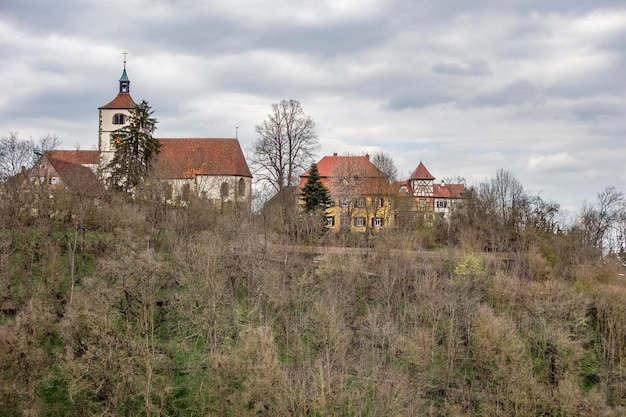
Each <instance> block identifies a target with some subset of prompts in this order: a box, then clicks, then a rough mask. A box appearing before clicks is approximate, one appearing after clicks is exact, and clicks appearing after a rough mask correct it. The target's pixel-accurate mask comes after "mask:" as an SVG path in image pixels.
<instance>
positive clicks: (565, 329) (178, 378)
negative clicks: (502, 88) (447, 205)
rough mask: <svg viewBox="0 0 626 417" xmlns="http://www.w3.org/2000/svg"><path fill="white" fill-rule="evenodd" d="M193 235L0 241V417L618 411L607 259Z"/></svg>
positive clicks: (389, 240)
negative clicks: (347, 246) (300, 243)
mask: <svg viewBox="0 0 626 417" xmlns="http://www.w3.org/2000/svg"><path fill="white" fill-rule="evenodd" d="M120 216H121V215H120ZM189 221H191V220H189V219H187V220H186V221H185V222H182V223H180V224H177V225H176V227H172V228H168V229H160V230H158V231H156V230H155V229H151V228H150V227H149V225H146V224H144V223H142V222H139V221H136V222H131V221H128V222H127V223H125V224H121V225H120V226H119V227H117V228H108V229H107V231H106V232H105V231H91V232H86V233H84V234H83V233H79V234H76V231H75V230H74V229H71V228H67V225H65V226H64V225H55V226H54V227H45V228H41V227H30V228H28V229H19V228H18V229H13V230H12V231H11V233H9V231H5V232H3V234H2V242H1V244H2V245H1V248H0V249H2V253H1V254H2V257H1V258H0V263H1V268H0V271H2V272H1V273H0V274H1V282H0V283H1V286H0V306H2V308H3V310H2V313H0V358H2V361H1V362H0V367H1V369H0V371H1V372H0V373H1V374H2V379H1V381H0V409H2V410H3V411H2V415H7V416H11V415H15V416H19V415H28V413H33V414H34V415H47V416H72V415H76V416H83V415H172V416H174V415H180V416H183V415H184V416H191V415H196V416H204V415H216V416H218V415H219V416H243V415H268V416H270V415H271V416H280V415H309V416H336V415H345V416H367V415H369V416H379V415H398V416H400V415H406V416H412V415H454V416H456V415H468V416H470V415H502V416H509V415H519V416H536V415H542V416H543V415H545V416H561V415H562V416H566V415H567V416H569V415H620V414H621V413H623V412H624V411H625V409H624V406H625V405H626V380H625V379H626V376H625V375H626V373H625V372H624V371H625V369H624V365H625V362H624V360H625V359H626V349H625V348H626V320H624V318H625V317H626V314H625V313H626V311H625V310H626V303H625V301H626V289H625V286H624V282H623V278H620V277H619V273H620V270H619V267H618V266H617V264H615V263H613V262H609V261H600V260H593V261H591V260H588V261H585V262H578V263H577V262H576V261H572V260H571V259H572V258H575V257H572V256H571V254H569V253H565V252H564V251H563V250H562V249H560V248H561V247H562V245H560V244H559V243H558V242H548V249H550V250H547V249H546V246H545V245H544V246H543V247H540V248H538V249H537V248H534V247H531V249H529V250H528V251H525V252H523V253H517V254H512V255H508V256H506V257H505V258H506V260H505V259H503V257H502V256H495V255H488V254H484V253H478V252H474V251H470V250H462V249H458V248H452V249H441V250H439V251H437V252H436V253H433V252H425V251H420V250H416V248H415V247H414V245H412V244H411V243H410V242H413V241H414V238H413V236H411V235H410V234H407V235H403V236H399V235H396V236H384V235H381V236H379V237H378V238H377V239H374V240H372V241H370V246H371V248H369V249H359V250H354V249H352V250H345V249H339V248H319V247H318V248H311V247H294V246H288V245H274V244H269V243H267V242H276V240H277V239H276V237H275V236H273V237H272V238H270V239H267V240H266V239H264V238H263V237H262V234H259V232H260V231H261V232H262V230H260V229H258V226H256V225H254V224H252V223H250V222H248V221H244V220H241V219H228V218H224V219H223V221H222V222H219V221H218V222H213V223H211V224H212V226H210V227H209V228H208V229H207V228H206V227H201V228H199V227H194V226H193V224H191V225H190V224H189V223H188V222H189ZM186 222H187V223H186ZM216 225H217V226H216ZM199 229H204V230H200V231H198V230H199ZM259 236H261V237H259ZM73 242H76V251H75V256H74V273H73V274H72V273H71V272H70V265H71V263H70V261H71V260H72V256H71V255H72V253H74V251H73V244H74V243H73ZM72 276H74V278H75V283H74V285H72Z"/></svg>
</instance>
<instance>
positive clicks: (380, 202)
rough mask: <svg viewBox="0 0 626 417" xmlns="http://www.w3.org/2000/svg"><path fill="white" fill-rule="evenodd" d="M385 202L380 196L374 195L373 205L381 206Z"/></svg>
mask: <svg viewBox="0 0 626 417" xmlns="http://www.w3.org/2000/svg"><path fill="white" fill-rule="evenodd" d="M384 204H385V202H384V201H383V199H382V198H381V197H376V198H375V199H374V207H375V208H378V207H382V206H383V205H384Z"/></svg>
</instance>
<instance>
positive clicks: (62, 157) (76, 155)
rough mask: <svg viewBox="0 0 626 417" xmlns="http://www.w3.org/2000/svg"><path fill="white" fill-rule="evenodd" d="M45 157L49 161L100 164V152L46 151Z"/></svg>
mask: <svg viewBox="0 0 626 417" xmlns="http://www.w3.org/2000/svg"><path fill="white" fill-rule="evenodd" d="M44 155H45V156H46V157H47V158H48V159H55V160H59V161H66V162H70V163H72V164H80V165H98V163H99V162H100V152H99V151H81V150H73V151H44Z"/></svg>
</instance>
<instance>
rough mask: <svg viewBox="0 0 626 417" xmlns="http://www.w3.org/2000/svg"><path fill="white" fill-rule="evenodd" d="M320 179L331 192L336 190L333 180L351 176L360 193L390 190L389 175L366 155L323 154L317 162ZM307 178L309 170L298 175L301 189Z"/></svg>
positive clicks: (386, 191) (378, 192) (377, 192)
mask: <svg viewBox="0 0 626 417" xmlns="http://www.w3.org/2000/svg"><path fill="white" fill-rule="evenodd" d="M317 170H318V172H319V175H320V181H321V182H322V184H324V186H325V187H326V188H328V190H329V191H330V193H331V194H333V193H334V192H336V191H337V190H335V188H336V187H337V184H336V182H335V181H333V179H334V180H340V179H341V178H351V181H353V185H354V186H357V187H358V188H359V189H360V190H358V191H359V192H360V193H362V194H380V193H388V192H391V189H390V185H389V177H388V176H387V175H386V174H385V173H384V172H382V171H381V170H380V169H378V168H377V167H376V165H374V164H373V163H372V162H371V161H370V160H369V157H367V156H338V155H333V156H325V157H323V158H322V159H321V160H320V161H319V162H318V163H317ZM308 178H309V171H306V172H304V173H303V174H302V175H300V185H299V188H300V189H301V188H302V187H304V184H305V183H306V181H307V179H308Z"/></svg>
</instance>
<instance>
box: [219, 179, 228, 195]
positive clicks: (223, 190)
mask: <svg viewBox="0 0 626 417" xmlns="http://www.w3.org/2000/svg"><path fill="white" fill-rule="evenodd" d="M228 191H229V190H228V183H227V182H223V183H222V186H221V187H220V196H221V197H222V198H227V197H228Z"/></svg>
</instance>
